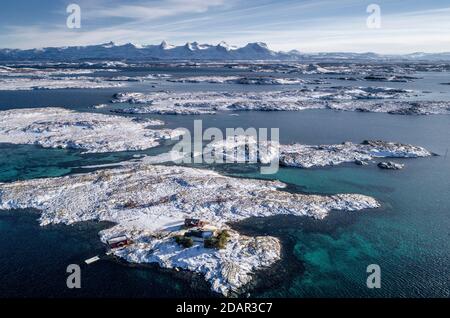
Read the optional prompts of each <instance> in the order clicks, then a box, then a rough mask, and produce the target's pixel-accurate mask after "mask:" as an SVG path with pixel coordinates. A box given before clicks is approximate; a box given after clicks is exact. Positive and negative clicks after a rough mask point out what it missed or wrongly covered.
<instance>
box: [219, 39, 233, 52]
mask: <svg viewBox="0 0 450 318" xmlns="http://www.w3.org/2000/svg"><path fill="white" fill-rule="evenodd" d="M217 47H219V48H223V49H225V50H226V51H231V50H236V49H237V47H235V46H232V45H229V44H228V43H227V42H225V41H222V42H220V43H219V44H217Z"/></svg>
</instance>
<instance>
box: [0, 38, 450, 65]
mask: <svg viewBox="0 0 450 318" xmlns="http://www.w3.org/2000/svg"><path fill="white" fill-rule="evenodd" d="M86 59H90V60H108V59H109V60H130V61H145V60H249V61H251V60H285V61H286V60H291V61H294V60H295V61H298V60H303V61H305V60H308V61H315V62H317V61H335V60H345V61H348V60H360V61H374V60H377V61H381V60H408V61H409V60H412V61H420V60H432V61H450V53H420V52H419V53H413V54H407V55H380V54H374V53H339V52H334V53H314V54H305V53H301V52H299V51H295V50H292V51H289V52H275V51H272V50H271V49H269V47H268V46H267V44H266V43H263V42H254V43H249V44H247V45H245V46H244V47H240V48H237V47H233V46H231V45H229V44H228V43H226V42H220V43H219V44H218V45H210V44H199V43H198V42H188V43H186V44H185V45H181V46H174V45H171V44H169V43H167V42H166V41H162V42H161V44H160V45H145V46H139V45H136V44H132V43H128V44H124V45H117V44H116V43H114V42H112V41H111V42H108V43H103V44H99V45H88V46H68V47H47V48H42V49H28V50H20V49H0V61H32V60H36V61H71V60H86Z"/></svg>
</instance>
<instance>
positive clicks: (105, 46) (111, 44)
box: [100, 41, 117, 49]
mask: <svg viewBox="0 0 450 318" xmlns="http://www.w3.org/2000/svg"><path fill="white" fill-rule="evenodd" d="M100 46H102V47H104V48H106V49H109V48H112V47H115V46H117V45H116V43H114V42H113V41H110V42H108V43H103V44H101V45H100Z"/></svg>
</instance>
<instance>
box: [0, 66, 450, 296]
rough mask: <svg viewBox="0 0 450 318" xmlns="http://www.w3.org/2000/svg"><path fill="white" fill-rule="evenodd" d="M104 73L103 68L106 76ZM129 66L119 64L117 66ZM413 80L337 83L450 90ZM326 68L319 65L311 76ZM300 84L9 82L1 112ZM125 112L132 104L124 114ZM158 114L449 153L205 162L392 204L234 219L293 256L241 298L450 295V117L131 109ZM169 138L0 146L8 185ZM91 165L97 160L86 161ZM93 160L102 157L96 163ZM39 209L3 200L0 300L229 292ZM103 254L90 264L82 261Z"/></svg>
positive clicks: (207, 71)
mask: <svg viewBox="0 0 450 318" xmlns="http://www.w3.org/2000/svg"><path fill="white" fill-rule="evenodd" d="M235 72H242V71H237V70H230V69H227V68H221V67H216V68H211V67H208V68H201V67H195V68H194V67H192V68H188V67H184V68H177V67H167V66H161V67H158V66H152V67H146V68H142V67H141V68H131V67H130V68H126V69H122V70H121V71H120V75H125V76H137V75H148V74H155V73H165V74H170V75H172V76H194V75H233V74H235ZM104 75H105V74H102V76H104ZM117 75H119V74H118V73H115V74H114V76H117ZM415 75H416V76H417V77H419V79H417V80H415V81H414V82H411V83H382V82H380V83H377V82H370V83H367V82H356V83H355V82H352V83H350V84H349V83H347V82H342V81H339V80H337V79H336V80H333V79H331V80H330V86H332V85H341V86H348V85H353V86H358V85H359V86H369V85H370V86H388V87H396V88H407V89H414V90H421V91H427V93H426V94H423V96H422V97H420V98H424V99H429V100H450V86H449V85H441V83H443V82H446V81H447V82H448V79H449V74H448V73H445V72H423V73H420V74H415ZM307 77H308V78H312V79H314V78H319V77H320V76H319V75H307ZM295 88H296V85H289V87H286V86H282V87H280V86H276V85H237V84H236V85H234V84H207V83H206V84H205V83H169V82H166V81H164V80H155V81H153V83H151V85H150V84H149V83H138V82H130V83H128V84H127V86H126V87H121V88H107V89H59V90H32V91H0V110H7V109H14V108H32V107H51V106H53V107H55V106H57V107H65V108H69V109H73V110H77V111H82V112H102V113H109V111H110V109H111V108H114V107H116V108H120V107H124V105H121V104H114V105H113V106H111V107H108V108H106V109H94V108H93V107H92V106H93V105H98V104H104V103H109V102H110V101H111V99H112V96H113V95H114V94H115V93H117V92H147V91H153V90H172V91H195V90H196V91H214V90H215V91H261V90H264V91H266V90H284V89H295ZM124 116H128V115H124ZM132 116H136V117H146V118H157V119H162V120H164V121H165V122H166V127H169V128H177V127H185V128H188V129H191V130H192V128H193V122H194V120H200V119H201V120H202V122H203V128H204V129H206V128H208V127H218V128H220V129H223V130H224V129H225V128H237V127H242V128H249V127H255V128H279V129H280V141H281V142H282V143H294V142H297V143H304V144H331V143H341V142H344V141H353V142H357V143H359V142H362V141H363V140H366V139H381V140H388V141H398V142H402V143H411V144H414V145H418V146H422V147H425V148H427V149H428V150H430V151H432V152H433V153H436V154H438V155H439V156H433V157H429V158H420V159H398V160H397V159H396V160H395V161H396V162H401V163H404V164H405V165H406V166H405V168H404V169H403V170H400V171H391V170H381V169H379V168H377V166H376V165H373V164H371V165H368V166H357V165H354V164H344V165H341V166H337V167H328V168H314V169H297V168H286V167H281V168H280V169H279V171H278V172H277V173H276V174H273V175H262V174H261V173H260V169H259V167H258V166H257V165H249V164H234V165H229V164H222V165H210V166H201V165H200V166H198V167H199V168H208V169H213V170H216V171H218V172H220V173H223V174H226V175H230V176H235V177H244V178H261V179H273V180H280V181H282V182H285V183H287V184H288V188H287V189H286V190H287V191H296V192H303V193H314V194H315V193H320V194H335V193H361V194H366V195H369V196H373V197H375V198H376V199H377V200H379V201H380V202H381V205H382V207H381V208H379V209H374V210H368V211H359V212H332V213H331V214H330V215H329V216H328V217H327V218H325V219H324V220H313V219H310V218H304V217H293V216H276V217H270V218H253V219H248V220H244V221H242V222H239V223H237V224H233V225H232V226H233V227H234V228H236V229H238V230H239V231H241V232H243V233H246V234H249V235H272V236H276V237H278V238H279V239H280V240H281V242H282V246H283V249H282V260H281V261H280V262H278V263H277V264H275V265H274V266H273V267H271V268H269V269H266V270H263V271H261V272H258V273H256V274H255V279H254V282H253V283H252V285H251V286H249V288H248V289H247V290H246V291H245V293H242V295H240V296H241V297H248V296H250V297H257V298H258V297H261V298H265V297H288V298H291V297H292V298H297V297H299V298H303V297H308V298H309V297H333V298H334V297H336V298H340V297H356V298H372V297H394V298H401V297H445V298H448V297H450V154H449V148H450V116H448V115H430V116H402V115H389V114H384V113H365V112H344V111H333V110H305V111H298V112H257V111H245V112H234V113H230V112H223V113H218V114H215V115H132ZM170 147H171V145H170V144H165V145H162V146H161V147H159V148H153V149H150V150H145V151H136V152H117V153H103V154H82V153H81V152H80V151H76V150H66V149H44V148H40V147H38V146H34V145H12V144H0V182H13V181H17V180H27V179H32V178H46V177H57V176H66V175H70V174H74V173H82V172H89V171H92V170H94V169H102V167H101V165H109V164H115V163H119V162H121V161H126V160H130V159H133V158H135V157H136V156H138V155H155V154H160V153H163V152H165V151H167V150H170ZM87 166H90V167H87ZM92 166H100V167H98V168H95V167H92ZM38 218H39V212H38V211H33V210H16V211H0V238H1V239H0V297H1V298H27V297H45V298H61V297H64V298H65V297H74V298H80V297H95V298H97V297H98V298H102V297H113V298H121V297H127V298H128V297H137V298H149V297H150V298H164V297H176V298H184V297H194V298H196V297H219V296H220V295H218V294H215V293H213V292H211V291H210V288H209V286H208V284H207V283H206V282H205V281H204V280H203V279H202V277H200V276H198V275H195V274H191V275H186V274H185V273H179V272H176V271H172V270H164V269H160V268H158V267H157V266H153V265H145V266H144V265H136V264H134V265H133V264H127V263H125V262H122V261H120V260H117V259H113V258H109V257H106V256H104V254H105V246H104V245H103V244H102V243H101V242H100V241H99V238H98V232H99V231H100V230H101V229H104V228H107V227H109V226H111V224H108V223H104V222H102V223H98V222H85V223H78V224H74V225H70V226H67V225H49V226H45V227H41V226H39V223H38ZM95 255H101V256H102V259H101V260H100V261H98V262H96V263H94V264H92V265H89V266H88V265H85V264H84V260H85V259H87V258H90V257H92V256H95ZM69 264H79V265H80V266H81V288H80V289H69V288H67V285H66V279H67V277H68V275H69V274H68V273H67V272H66V269H67V266H68V265H69ZM371 264H376V265H378V266H379V267H380V270H381V288H374V289H371V288H368V287H367V278H368V276H369V275H370V273H368V272H367V267H368V266H369V265H371Z"/></svg>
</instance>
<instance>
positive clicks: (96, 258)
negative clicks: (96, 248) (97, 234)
mask: <svg viewBox="0 0 450 318" xmlns="http://www.w3.org/2000/svg"><path fill="white" fill-rule="evenodd" d="M99 260H100V257H98V256H94V257H91V258H89V259H87V260H85V261H84V262H85V263H86V264H88V265H90V264H92V263H95V262H97V261H99Z"/></svg>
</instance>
